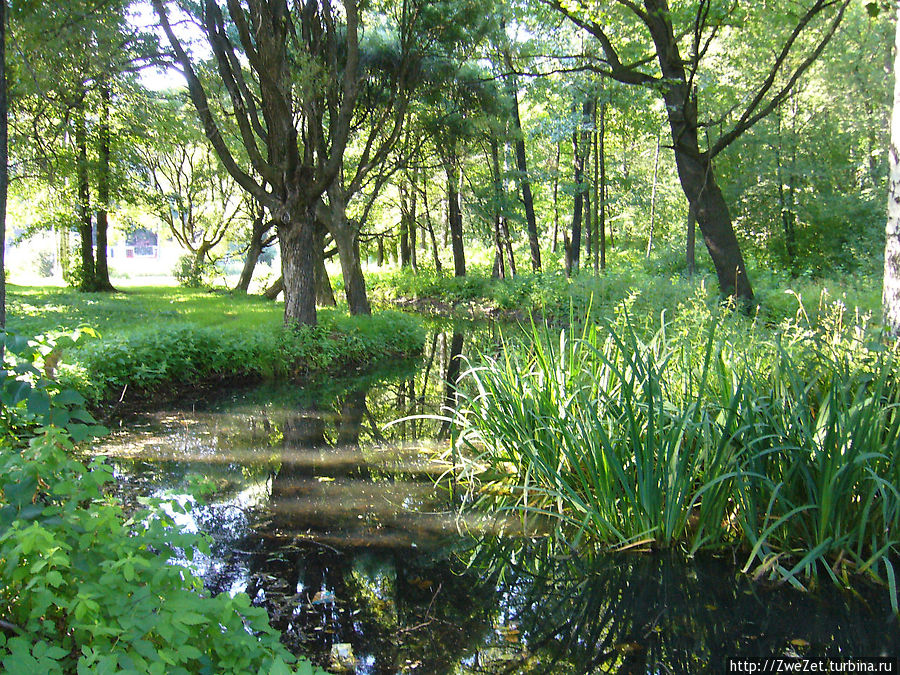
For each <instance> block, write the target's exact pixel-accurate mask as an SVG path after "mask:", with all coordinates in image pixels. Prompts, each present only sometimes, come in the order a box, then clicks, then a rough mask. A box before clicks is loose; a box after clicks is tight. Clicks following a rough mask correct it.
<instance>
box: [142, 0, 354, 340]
mask: <svg viewBox="0 0 900 675" xmlns="http://www.w3.org/2000/svg"><path fill="white" fill-rule="evenodd" d="M227 4H228V13H229V19H230V23H226V21H225V17H224V14H223V12H222V10H221V8H220V7H219V5H218V3H216V2H214V1H213V0H205V2H203V3H202V7H201V8H200V9H201V16H200V19H201V20H202V24H203V27H204V30H205V33H206V38H207V40H208V41H209V44H210V46H211V47H212V51H213V54H214V59H215V65H216V67H217V69H218V75H219V77H220V78H221V82H222V83H223V84H224V87H225V89H226V91H227V93H228V99H229V101H230V103H231V110H230V111H229V114H230V115H233V117H234V121H235V123H236V125H237V127H238V130H239V134H240V142H241V144H242V145H243V148H244V150H245V151H246V154H247V157H248V160H249V163H250V165H251V166H252V167H253V171H254V172H255V173H256V174H257V175H259V176H260V177H261V178H262V181H258V180H256V179H255V178H254V177H253V176H252V175H251V173H250V172H249V171H248V170H246V169H244V168H242V167H241V166H239V164H238V162H237V161H236V160H235V157H234V155H233V153H232V152H231V150H230V149H229V147H228V145H227V144H226V142H225V140H224V138H223V135H222V131H221V125H220V123H219V122H218V121H217V119H216V117H215V115H214V111H213V109H212V107H211V105H210V101H209V98H208V96H207V92H206V88H205V87H204V85H203V83H202V82H201V80H200V78H199V77H198V76H197V73H196V70H195V68H194V65H193V62H192V59H191V58H190V57H189V56H188V54H187V52H186V51H185V49H184V47H183V46H182V44H181V42H180V40H179V39H178V38H177V37H176V35H175V32H174V31H173V30H172V27H171V25H170V23H169V18H168V13H167V11H166V8H165V4H164V2H163V0H153V7H154V10H155V11H156V14H157V17H158V18H159V22H160V25H161V26H162V29H163V31H164V32H165V34H166V37H167V38H168V41H169V44H170V45H171V47H172V50H173V51H174V55H175V61H176V62H177V63H178V64H179V66H180V67H181V70H182V71H183V73H184V75H185V77H186V79H187V82H188V92H189V95H190V98H191V101H192V103H193V104H194V107H195V108H196V111H197V114H198V116H199V118H200V121H201V122H202V125H203V130H204V133H205V134H206V137H207V138H208V139H209V141H210V143H211V144H212V146H213V148H214V150H215V152H216V154H217V155H218V156H219V158H220V160H221V161H222V164H223V165H224V166H225V169H226V170H227V171H228V173H229V174H231V176H232V177H233V178H234V180H235V181H236V182H237V183H238V184H239V185H240V186H241V187H242V188H243V189H244V190H246V191H247V192H249V193H250V194H251V195H252V196H253V197H254V198H255V199H256V200H257V201H258V202H259V203H260V204H262V205H263V206H264V207H265V208H266V209H267V210H268V211H269V212H270V213H271V214H272V215H273V216H274V220H275V221H276V223H277V224H276V228H277V232H278V241H279V244H280V247H281V265H282V277H283V280H284V300H285V302H284V321H285V323H286V324H302V325H315V323H316V295H315V278H316V272H315V270H316V260H317V258H320V257H321V252H322V249H323V245H324V231H323V228H322V227H321V226H320V224H319V221H318V218H317V215H316V211H317V208H318V206H319V204H320V199H321V197H322V195H323V194H324V193H325V191H326V190H327V189H328V188H329V186H331V184H332V183H333V182H334V179H335V177H336V176H337V174H338V171H339V170H340V168H341V166H342V164H343V155H344V150H345V149H346V146H347V141H348V139H349V137H350V133H351V124H350V123H351V120H352V117H353V111H354V108H355V105H356V99H357V96H358V94H359V87H360V69H359V29H360V16H359V11H358V8H357V4H356V0H344V2H342V4H341V8H340V9H339V8H337V7H335V6H334V5H332V3H331V2H330V0H325V1H324V2H322V3H315V4H313V3H310V4H307V5H303V6H302V7H301V6H300V5H299V4H298V3H293V4H291V5H290V6H289V5H288V3H287V2H286V1H285V0H278V1H276V2H267V3H262V2H250V3H249V5H248V6H247V7H244V6H242V4H241V3H240V2H239V1H238V0H228V3H227ZM245 64H246V65H245Z"/></svg>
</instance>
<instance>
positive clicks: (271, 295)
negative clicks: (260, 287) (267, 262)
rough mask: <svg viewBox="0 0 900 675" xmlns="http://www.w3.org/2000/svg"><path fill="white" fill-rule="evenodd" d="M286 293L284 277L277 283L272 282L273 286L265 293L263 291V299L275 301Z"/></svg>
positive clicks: (279, 278) (278, 279)
mask: <svg viewBox="0 0 900 675" xmlns="http://www.w3.org/2000/svg"><path fill="white" fill-rule="evenodd" d="M283 291H284V277H278V278H277V279H276V280H275V281H273V282H272V285H271V286H269V287H268V288H267V289H266V290H265V291H263V297H264V298H265V299H266V300H274V299H275V298H277V297H278V296H279V295H280V294H281V293H282V292H283Z"/></svg>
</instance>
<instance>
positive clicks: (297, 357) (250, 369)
mask: <svg viewBox="0 0 900 675" xmlns="http://www.w3.org/2000/svg"><path fill="white" fill-rule="evenodd" d="M320 314H321V316H320V320H319V324H318V325H317V326H315V327H313V328H310V327H305V326H300V327H292V328H286V327H283V326H282V327H279V328H277V329H275V330H256V331H241V332H238V331H234V330H227V329H225V330H223V329H221V328H213V327H196V326H191V325H186V326H180V327H176V326H171V327H163V328H158V329H152V330H151V329H144V330H138V331H134V332H132V333H130V334H125V335H119V336H113V337H110V338H105V339H98V340H94V341H91V342H89V343H87V344H85V345H83V346H80V347H78V348H77V349H75V350H72V351H71V352H70V353H69V356H68V358H69V361H70V363H69V364H68V365H65V366H63V367H61V370H60V374H61V378H62V380H63V381H64V382H65V383H66V385H67V386H70V387H72V388H74V389H76V390H79V391H81V392H82V393H83V394H84V395H85V396H87V397H88V398H89V399H91V400H92V401H95V402H99V401H102V400H107V399H110V398H112V397H116V398H118V397H119V396H120V395H121V394H122V393H123V392H124V391H125V389H126V387H127V388H128V390H129V391H130V392H132V393H135V392H136V393H140V394H147V393H150V392H153V391H156V390H158V389H160V388H161V387H168V386H172V385H176V386H178V385H191V384H196V383H198V382H201V381H203V380H206V379H210V378H231V377H254V378H261V377H272V376H279V377H282V376H285V377H302V376H308V375H311V374H316V373H329V374H336V373H346V372H350V371H358V370H364V369H365V368H367V367H370V366H372V365H373V364H375V363H379V362H382V361H383V360H384V359H386V358H389V359H395V360H400V359H405V358H411V357H413V356H416V355H418V354H419V353H420V352H421V350H422V348H423V345H424V343H425V333H424V329H423V328H422V327H421V325H420V323H419V322H418V321H417V320H416V319H414V318H413V317H410V316H408V315H405V314H401V313H399V312H382V313H379V314H376V315H374V316H372V317H350V316H347V315H342V314H339V313H337V312H321V313H320Z"/></svg>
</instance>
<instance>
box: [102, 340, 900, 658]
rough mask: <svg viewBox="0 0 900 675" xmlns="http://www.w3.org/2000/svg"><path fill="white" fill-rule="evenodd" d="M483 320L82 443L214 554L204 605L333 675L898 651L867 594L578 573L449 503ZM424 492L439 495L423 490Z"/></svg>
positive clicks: (893, 627) (682, 571)
mask: <svg viewBox="0 0 900 675" xmlns="http://www.w3.org/2000/svg"><path fill="white" fill-rule="evenodd" d="M498 338H499V333H498V329H497V327H496V325H493V324H488V325H466V326H459V325H456V326H454V325H449V324H447V325H442V324H435V325H434V327H433V329H432V331H431V334H430V337H429V340H428V342H427V345H426V352H425V354H424V357H423V358H422V359H421V361H420V362H417V363H415V364H386V367H385V369H384V370H383V371H382V372H381V373H379V374H375V375H370V376H367V377H362V378H359V377H358V378H347V379H343V380H339V381H332V382H328V383H324V384H320V385H316V386H309V387H306V388H299V387H297V386H294V385H285V384H272V383H269V384H262V385H259V384H255V385H248V386H246V387H237V388H234V389H231V390H229V391H222V392H219V393H218V394H216V395H214V396H209V395H206V396H205V397H204V398H203V400H192V399H190V398H187V399H184V400H182V401H180V402H179V403H178V404H177V405H172V406H167V407H166V408H165V409H163V410H157V411H154V412H148V413H143V414H139V415H135V416H133V417H131V418H129V419H127V420H125V421H124V422H123V424H122V425H121V427H120V428H119V429H118V430H117V431H116V432H115V433H113V434H112V435H111V437H110V438H109V439H108V441H107V442H106V443H105V444H104V445H103V446H102V447H100V448H99V452H101V453H103V454H106V455H108V456H109V457H110V458H111V461H112V463H113V465H114V467H115V471H116V475H117V478H118V480H119V484H120V489H121V491H122V494H123V495H124V496H126V497H127V498H135V497H138V496H156V497H167V498H174V499H177V500H179V501H181V502H183V503H186V502H188V501H190V497H189V495H190V494H193V493H197V492H207V493H208V494H209V496H208V498H207V499H206V500H205V504H204V505H195V506H193V507H192V508H191V509H190V510H189V511H188V513H187V514H185V515H181V514H177V515H176V518H177V521H178V522H179V524H180V526H181V527H183V528H184V529H185V530H191V531H200V532H204V533H206V534H208V535H209V536H210V537H211V538H212V542H213V544H212V548H211V552H210V555H209V556H200V557H195V563H196V564H198V565H199V568H200V571H201V573H202V576H203V578H204V580H205V583H206V585H207V587H208V588H210V589H211V590H212V591H215V592H230V593H235V592H246V593H248V594H249V595H250V597H251V598H252V599H253V601H254V603H256V604H258V605H260V606H264V607H265V608H266V609H267V610H268V612H269V616H270V618H271V622H272V624H273V625H274V626H275V627H276V628H278V629H279V630H281V631H282V633H283V639H284V641H285V643H286V644H287V645H288V647H289V648H290V649H291V650H292V651H294V652H296V653H298V654H305V655H308V656H310V657H311V658H312V659H313V660H315V661H316V662H317V663H319V664H320V665H323V666H325V667H327V668H329V669H331V670H332V671H334V672H353V673H372V674H376V673H377V674H388V673H426V674H429V675H431V674H439V673H501V672H510V673H539V672H547V673H593V672H599V673H607V672H610V673H641V674H645V673H646V674H649V673H685V674H688V673H707V672H709V673H719V672H724V670H725V661H726V659H727V658H728V657H736V656H760V657H772V656H785V655H786V656H798V655H799V656H823V655H830V656H846V657H860V656H880V655H890V656H896V655H897V645H900V628H898V623H897V620H896V618H895V617H894V616H893V615H892V613H891V611H890V608H889V607H888V606H887V604H886V602H885V600H886V594H885V593H884V591H883V590H882V589H866V588H862V589H859V591H858V592H856V593H853V594H850V593H845V592H839V591H836V590H834V589H829V590H828V591H827V592H820V593H816V594H803V593H799V592H797V591H794V590H792V589H789V588H785V587H779V586H775V587H773V586H767V585H764V584H761V583H753V582H752V581H750V580H749V579H747V578H746V577H745V576H741V575H739V574H737V570H738V569H739V567H740V565H741V563H742V562H743V561H741V560H739V559H738V560H734V559H732V556H731V554H728V555H726V556H703V557H699V558H695V559H693V560H690V561H686V560H683V559H682V558H680V557H679V556H678V555H675V554H649V553H621V554H618V555H611V556H610V555H607V556H598V557H596V558H594V559H591V560H584V559H576V558H574V557H573V556H571V555H565V554H564V552H560V551H554V550H553V547H552V545H551V544H549V543H548V541H547V540H546V539H543V538H540V537H534V536H530V535H532V534H533V532H529V531H527V530H525V529H523V527H522V525H521V523H519V522H516V521H514V520H510V519H508V518H506V519H504V518H499V517H476V516H474V515H471V514H468V513H465V512H463V514H462V515H460V513H459V509H458V508H457V504H458V501H459V500H458V498H457V495H455V494H454V493H453V486H452V484H451V483H450V481H449V480H446V478H447V476H449V475H450V474H449V472H450V470H451V469H452V465H451V464H449V463H448V461H447V457H446V456H445V453H444V449H445V448H446V447H447V442H446V441H442V440H441V439H442V438H445V437H446V433H447V427H446V423H444V422H442V421H441V420H439V419H434V418H429V417H419V418H416V419H407V420H406V421H403V422H400V423H397V424H393V425H389V426H386V425H388V423H389V422H391V421H393V420H396V419H398V418H402V417H409V416H417V415H418V416H422V415H424V416H429V415H437V414H439V413H440V411H441V409H442V407H444V406H445V405H447V404H448V403H451V404H452V402H453V399H454V393H453V388H452V387H449V386H448V385H447V384H446V382H447V381H448V380H449V381H454V382H455V381H456V379H457V377H458V373H459V365H460V361H459V360H458V359H455V358H453V356H454V355H458V354H463V355H466V354H468V355H472V354H474V353H476V352H477V351H479V350H490V349H493V345H495V344H496V343H497V340H498ZM442 476H443V477H444V478H445V479H444V480H440V479H441V477H442Z"/></svg>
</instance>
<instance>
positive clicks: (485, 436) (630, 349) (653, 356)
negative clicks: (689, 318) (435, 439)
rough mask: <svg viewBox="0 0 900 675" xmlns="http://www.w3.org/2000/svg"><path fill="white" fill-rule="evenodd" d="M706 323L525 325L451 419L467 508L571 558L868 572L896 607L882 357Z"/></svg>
mask: <svg viewBox="0 0 900 675" xmlns="http://www.w3.org/2000/svg"><path fill="white" fill-rule="evenodd" d="M716 323H717V322H716V321H715V320H710V321H709V322H708V324H707V326H706V327H705V328H704V329H700V327H699V325H695V326H694V330H688V331H685V330H673V326H672V324H670V323H667V322H666V321H663V322H662V323H661V325H660V327H659V329H658V330H656V331H655V332H650V333H644V332H639V331H638V330H637V329H636V328H635V327H634V325H633V322H631V321H630V319H629V318H628V315H627V313H626V314H622V315H620V317H619V319H617V320H616V321H615V322H614V323H613V322H601V323H586V324H585V325H584V327H582V328H580V329H576V328H575V324H574V322H573V323H572V325H571V326H570V327H569V329H568V330H562V331H558V332H557V331H554V330H552V329H550V328H548V327H547V326H538V325H536V324H534V323H532V324H531V326H530V335H529V336H528V337H529V339H527V340H525V341H524V343H517V345H516V346H512V345H506V346H505V347H504V348H503V349H502V350H501V352H500V354H499V356H498V357H496V358H491V357H484V358H483V359H482V361H481V362H480V365H478V366H476V367H472V368H470V369H469V370H468V371H467V373H466V374H465V375H464V378H465V379H468V380H469V381H470V383H471V385H472V386H471V387H469V393H468V394H466V393H465V391H466V389H465V387H461V389H460V391H461V403H460V406H459V407H458V409H457V410H456V411H455V413H454V427H455V429H456V436H457V441H456V447H457V448H458V449H460V450H462V453H461V454H462V455H463V456H464V457H467V458H468V461H467V463H466V464H465V467H466V468H465V471H464V475H463V484H465V485H467V486H468V487H469V490H470V492H471V495H472V499H473V501H474V502H476V503H477V504H478V505H480V506H481V507H484V508H491V509H497V510H501V511H510V510H512V511H515V512H518V513H519V514H521V515H522V516H523V517H530V516H535V515H539V514H540V515H542V516H544V517H550V518H551V519H552V520H553V521H554V522H555V523H556V532H557V534H558V536H560V537H562V538H564V539H565V540H566V541H568V542H569V543H570V544H571V545H573V546H581V545H585V544H601V545H607V546H614V547H630V546H635V545H652V546H657V547H669V546H673V545H682V546H685V547H687V548H688V549H689V550H691V551H694V550H696V549H698V548H700V547H723V546H736V547H738V548H741V549H743V550H744V551H745V553H746V555H747V563H746V565H745V571H750V570H751V569H752V570H754V571H755V572H756V573H757V574H766V573H769V574H772V575H775V576H776V577H779V578H782V579H784V580H787V581H789V582H791V583H793V584H795V585H801V584H802V583H804V580H811V581H815V580H816V579H817V578H818V576H819V574H820V573H822V572H825V573H826V574H827V575H828V576H829V577H831V578H833V579H835V580H837V581H841V582H846V581H847V578H848V576H849V574H851V573H859V572H864V573H868V574H870V575H872V576H874V577H876V578H880V579H883V580H886V581H887V582H888V583H889V584H890V586H891V588H892V595H893V596H894V600H895V602H896V584H895V583H894V567H893V561H896V558H897V553H898V550H900V547H898V539H897V538H898V532H900V530H898V525H900V520H898V519H900V482H898V480H900V411H898V406H900V400H898V388H897V386H896V384H895V377H896V374H897V368H896V361H895V357H894V355H893V354H892V352H890V351H887V350H880V349H869V348H862V347H860V346H859V345H858V344H854V345H849V344H848V343H846V342H845V341H842V340H840V339H830V338H833V337H834V336H830V338H829V339H823V336H822V335H820V334H817V333H816V331H814V330H809V331H806V332H804V333H798V332H795V333H794V336H793V337H792V338H791V339H790V340H781V339H779V338H777V336H776V337H771V334H770V338H771V339H762V338H760V337H759V336H758V334H757V335H751V334H749V333H746V332H745V333H743V335H744V337H743V338H741V337H740V336H741V335H742V333H741V332H740V331H736V330H734V329H733V327H732V328H729V329H727V330H720V329H717V328H716V327H715V326H716Z"/></svg>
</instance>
